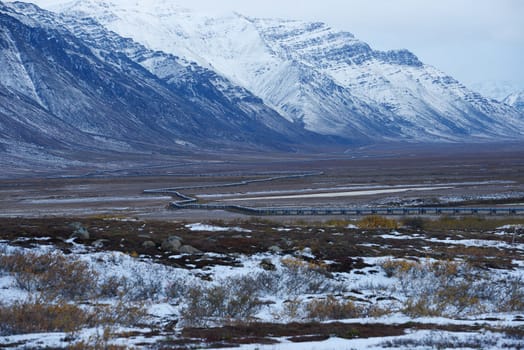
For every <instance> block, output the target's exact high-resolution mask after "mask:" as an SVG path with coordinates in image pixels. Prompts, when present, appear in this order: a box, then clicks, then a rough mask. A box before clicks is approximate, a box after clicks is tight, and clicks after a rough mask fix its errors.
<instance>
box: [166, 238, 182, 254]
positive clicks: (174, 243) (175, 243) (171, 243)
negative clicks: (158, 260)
mask: <svg viewBox="0 0 524 350" xmlns="http://www.w3.org/2000/svg"><path fill="white" fill-rule="evenodd" d="M161 247H162V250H166V251H169V252H175V253H178V251H179V249H180V247H182V238H180V237H178V236H169V237H168V238H167V239H166V240H164V241H163V242H162V245H161Z"/></svg>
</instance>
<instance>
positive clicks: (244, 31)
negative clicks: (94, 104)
mask: <svg viewBox="0 0 524 350" xmlns="http://www.w3.org/2000/svg"><path fill="white" fill-rule="evenodd" d="M34 2H35V3H40V4H42V5H46V4H49V0H35V1H34ZM52 3H53V9H55V10H57V11H59V12H61V13H62V14H64V15H67V16H72V17H75V18H77V19H79V18H85V17H92V18H94V19H96V21H98V22H100V23H101V24H103V25H104V26H105V27H106V28H108V29H109V30H111V31H114V32H116V33H118V34H119V35H121V36H123V37H129V38H132V39H133V40H134V41H135V42H138V43H140V44H142V45H144V47H146V48H147V49H148V50H152V51H155V52H162V53H164V54H169V55H173V56H176V57H177V58H179V61H178V62H179V63H180V64H181V65H182V66H183V67H186V68H187V67H189V66H191V62H195V63H196V65H194V66H195V67H199V68H198V69H204V70H208V71H210V72H211V71H212V72H214V74H216V75H217V76H221V77H224V78H225V79H226V80H227V81H230V82H232V83H234V84H236V85H238V86H240V87H242V88H244V89H245V90H247V91H249V92H251V93H253V94H254V95H256V96H258V97H260V98H261V99H262V100H263V101H264V103H265V104H267V105H268V106H270V107H272V108H273V109H275V110H276V111H278V112H279V113H280V114H281V115H282V116H283V117H285V118H286V119H287V120H288V121H291V122H293V123H300V124H303V125H304V127H305V128H306V129H307V130H309V131H312V132H316V133H320V134H324V135H336V136H341V137H344V138H348V139H358V138H364V139H366V138H367V139H372V140H375V141H376V140H380V141H385V140H386V141H387V140H409V141H445V140H450V141H462V140H477V141H478V140H490V139H501V138H504V139H506V138H522V137H523V135H524V118H523V116H522V114H521V113H520V112H519V111H517V110H516V109H515V108H512V107H511V106H509V105H507V104H504V103H500V102H498V101H495V100H492V99H487V98H484V97H483V96H481V95H480V94H478V93H475V92H473V91H471V90H469V89H467V88H466V87H465V86H464V85H462V84H461V83H459V82H458V81H456V80H455V79H453V78H452V77H450V76H448V75H446V74H444V73H442V72H440V71H438V70H437V69H435V68H434V67H431V66H428V65H425V64H424V63H422V62H420V60H419V59H418V58H417V57H416V56H415V55H414V54H412V53H411V52H409V51H407V50H398V51H389V52H381V51H376V50H373V49H372V48H371V47H370V46H369V45H368V44H366V43H364V42H362V41H360V40H358V39H356V38H355V37H354V36H353V35H352V34H350V33H347V32H341V31H337V30H334V29H332V28H331V27H329V26H328V25H326V24H324V23H307V22H301V21H288V20H274V19H271V20H270V19H256V18H248V17H245V16H242V15H240V14H237V13H231V14H228V15H222V16H215V15H206V14H202V13H197V12H194V11H191V10H187V9H184V8H182V7H180V6H178V5H177V4H176V1H171V0H146V1H140V2H130V1H124V0H109V1H102V0H80V1H62V2H60V1H58V3H57V2H56V1H53V2H52ZM82 30H83V29H81V28H80V29H79V30H78V31H77V33H79V32H82ZM141 64H142V65H143V66H144V67H145V68H147V69H149V70H150V71H151V72H153V73H156V74H159V72H161V71H162V69H163V68H161V67H162V64H158V62H157V61H156V60H154V59H153V60H145V61H141ZM159 66H160V67H159ZM202 67H204V68H202ZM177 79H178V78H177V77H176V76H173V79H172V80H173V81H176V80H177ZM215 86H216V87H217V88H218V89H222V90H223V89H224V88H223V87H221V86H218V85H215ZM229 88H230V87H226V88H225V89H226V90H227V89H229Z"/></svg>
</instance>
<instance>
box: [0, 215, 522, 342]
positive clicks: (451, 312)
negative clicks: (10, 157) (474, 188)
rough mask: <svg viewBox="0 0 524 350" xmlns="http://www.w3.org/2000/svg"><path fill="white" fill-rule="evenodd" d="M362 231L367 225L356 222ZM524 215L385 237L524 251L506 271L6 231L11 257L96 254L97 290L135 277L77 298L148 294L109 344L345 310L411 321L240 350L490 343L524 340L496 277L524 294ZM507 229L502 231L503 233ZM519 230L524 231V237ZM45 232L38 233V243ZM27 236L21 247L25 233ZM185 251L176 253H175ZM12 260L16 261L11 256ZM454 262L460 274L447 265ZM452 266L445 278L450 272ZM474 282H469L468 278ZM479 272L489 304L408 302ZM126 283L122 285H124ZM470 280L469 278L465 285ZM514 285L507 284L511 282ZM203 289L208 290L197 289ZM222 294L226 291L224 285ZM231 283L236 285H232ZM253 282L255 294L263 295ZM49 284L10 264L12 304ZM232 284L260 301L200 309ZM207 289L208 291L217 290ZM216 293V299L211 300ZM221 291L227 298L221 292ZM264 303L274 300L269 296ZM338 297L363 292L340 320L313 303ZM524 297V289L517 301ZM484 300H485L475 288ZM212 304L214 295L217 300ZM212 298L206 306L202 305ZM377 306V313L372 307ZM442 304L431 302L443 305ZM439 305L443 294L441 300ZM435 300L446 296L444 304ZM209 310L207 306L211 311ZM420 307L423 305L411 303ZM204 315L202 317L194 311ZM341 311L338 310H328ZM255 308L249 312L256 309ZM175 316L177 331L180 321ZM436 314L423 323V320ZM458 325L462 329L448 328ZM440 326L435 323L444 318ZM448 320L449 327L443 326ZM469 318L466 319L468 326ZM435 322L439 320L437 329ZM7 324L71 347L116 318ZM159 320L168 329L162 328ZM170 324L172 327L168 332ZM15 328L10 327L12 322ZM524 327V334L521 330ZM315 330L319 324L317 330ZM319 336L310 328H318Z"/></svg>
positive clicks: (363, 319)
mask: <svg viewBox="0 0 524 350" xmlns="http://www.w3.org/2000/svg"><path fill="white" fill-rule="evenodd" d="M351 227H352V228H351V229H352V230H356V229H358V228H357V227H356V226H355V225H351ZM185 228H186V229H187V230H189V231H191V232H199V231H208V232H216V233H227V232H229V233H232V234H233V233H234V234H235V235H242V234H245V235H246V237H248V236H249V237H251V236H252V235H256V234H257V232H253V230H252V229H247V228H244V227H242V225H238V226H226V225H224V226H217V225H209V224H202V223H192V224H186V225H185ZM519 228H520V226H514V225H506V226H502V227H499V228H498V229H497V231H496V232H494V234H493V236H494V237H495V239H494V240H493V241H487V240H461V239H450V240H447V239H433V238H426V237H424V236H423V235H421V234H416V235H407V234H404V233H402V230H397V231H390V232H388V233H387V234H383V235H382V236H381V237H382V238H383V239H385V240H398V239H425V240H426V241H427V243H428V245H431V244H432V243H439V244H449V245H450V246H456V245H464V246H469V247H486V246H489V247H494V248H497V249H498V250H499V251H500V253H501V254H503V253H504V252H513V253H514V252H519V254H518V255H516V256H515V257H514V258H515V259H514V264H513V268H512V269H510V270H500V269H497V268H491V269H489V270H482V271H481V270H478V269H475V268H473V267H470V266H466V265H465V264H462V261H461V260H457V261H445V262H441V261H438V260H435V259H426V260H425V261H424V260H420V261H418V262H415V260H413V259H400V258H395V257H393V256H379V257H366V256H361V257H352V258H354V259H361V260H362V262H363V263H364V266H365V267H362V268H355V269H352V270H351V271H346V272H333V273H331V272H327V271H328V270H327V269H326V267H327V266H329V265H330V264H331V263H332V262H331V261H329V260H322V259H319V258H318V257H316V256H315V254H314V253H313V250H312V249H311V248H309V247H301V249H296V250H295V251H294V252H293V253H289V252H286V253H284V252H259V253H256V254H252V255H246V254H238V253H232V254H217V253H203V254H201V255H200V256H199V257H198V259H196V260H195V263H197V262H198V261H206V260H210V259H216V258H229V259H232V261H233V263H231V264H229V265H227V264H216V265H211V266H205V267H203V268H196V265H189V264H188V265H186V266H178V265H176V264H175V265H173V266H170V265H169V264H165V263H161V262H159V261H157V260H155V257H153V256H146V255H137V254H131V253H130V254H126V253H123V252H116V251H100V250H96V249H95V247H94V245H84V244H81V243H80V242H77V241H76V240H74V239H73V240H68V241H66V243H68V244H70V248H69V249H68V250H69V251H70V252H69V254H67V255H63V253H62V250H61V249H58V248H57V247H55V246H54V245H51V244H50V241H51V238H49V239H47V238H45V237H44V238H40V239H38V240H35V239H33V238H26V239H24V238H20V239H18V240H17V241H16V242H9V241H7V240H3V241H0V252H1V253H2V257H9V256H12V255H14V254H18V253H24V254H36V255H37V256H38V255H45V254H51V255H57V256H63V257H65V258H66V259H69V260H71V261H80V262H84V263H85V264H87V266H88V267H89V268H91V269H92V271H95V272H96V276H97V277H96V281H93V286H92V287H93V288H94V289H101V288H102V287H101V286H103V285H106V284H107V283H108V282H110V281H116V280H125V281H126V282H125V283H123V284H121V285H118V286H119V287H118V288H124V289H122V290H125V293H126V295H119V294H118V293H116V294H115V295H114V296H110V295H109V294H106V295H105V296H103V297H101V296H96V297H93V298H94V299H91V300H89V301H87V300H76V301H72V300H70V301H68V302H70V303H71V302H75V303H77V304H78V305H80V307H81V308H84V309H89V308H91V307H93V305H95V304H97V303H105V304H107V305H110V306H112V307H116V306H117V305H118V304H119V303H121V302H122V301H124V302H125V303H127V304H129V305H134V304H137V305H138V304H140V305H142V306H143V307H144V308H145V310H146V311H147V315H146V316H145V317H144V318H143V320H142V322H141V323H140V324H141V326H139V327H138V326H137V325H132V324H113V325H111V327H110V333H111V337H110V340H108V341H109V343H110V344H114V345H125V346H136V347H138V348H149V347H154V344H158V343H161V342H163V341H168V340H173V339H178V338H181V337H182V333H181V331H182V329H183V328H184V327H189V326H192V325H197V326H204V327H210V326H221V325H224V324H230V322H233V323H234V322H240V323H244V322H246V319H245V318H244V317H248V319H249V320H250V321H257V322H267V323H276V324H286V323H287V322H311V321H315V320H316V321H321V322H322V324H327V325H329V324H330V322H334V321H335V320H336V321H337V322H339V323H343V324H347V325H366V324H370V325H371V324H382V325H405V324H408V323H410V324H411V326H406V330H405V332H404V334H403V335H398V336H378V337H370V338H358V339H345V338H341V337H339V336H332V337H329V338H328V339H325V340H315V341H305V342H299V343H297V342H293V341H291V338H290V337H275V338H274V339H273V340H274V341H275V342H276V343H275V344H272V345H261V344H250V345H242V346H241V347H239V348H237V349H241V350H244V349H253V350H254V349H272V350H273V349H275V350H277V349H282V350H294V349H311V350H313V349H315V350H330V349H383V348H393V349H442V348H448V347H451V346H453V347H457V348H465V349H466V348H467V349H470V348H482V349H500V348H508V349H518V348H519V347H521V346H522V345H524V338H523V337H522V334H521V333H518V332H517V333H516V334H517V335H516V336H515V335H508V334H509V333H507V332H508V331H509V330H515V329H519V328H520V329H522V327H524V308H519V307H518V306H517V308H516V309H513V310H509V309H506V310H503V308H502V306H501V305H502V304H503V302H504V301H505V300H506V299H504V298H505V295H500V294H497V293H496V292H494V291H493V288H505V285H506V284H508V285H509V284H510V283H513V284H512V288H514V289H515V288H516V292H518V293H521V294H520V295H524V284H523V281H524V258H523V255H522V253H523V252H524V245H523V244H521V243H518V244H510V243H504V242H505V241H504V240H505V239H506V238H507V237H509V236H510V235H511V234H513V233H512V232H513V231H514V230H518V229H519ZM271 229H272V230H274V231H275V232H280V233H281V234H282V235H284V236H285V235H286V233H287V232H289V231H292V230H295V229H302V228H296V227H293V226H285V227H272V228H271ZM497 239H498V241H497ZM519 239H522V237H520V236H519ZM26 242H33V243H32V244H31V246H29V247H28V246H26V247H24V248H23V247H21V246H19V245H20V244H22V243H26ZM35 242H36V243H35ZM15 243H16V244H17V245H16V246H15V245H13V244H15ZM183 257H184V255H173V256H172V258H173V259H180V258H183ZM6 261H7V260H6ZM442 271H450V272H449V273H450V275H449V276H448V275H446V274H444V275H443V274H442ZM466 273H473V274H475V278H476V280H470V279H469V278H468V277H467V276H466V275H465V274H466ZM444 277H445V279H446V280H445V281H443V280H442V278H444ZM468 281H469V282H468ZM464 282H468V283H471V287H473V288H472V289H475V288H479V290H480V289H482V292H479V294H478V295H477V294H468V293H469V292H465V293H466V295H464V296H463V297H472V298H482V303H481V304H478V305H475V306H470V305H461V304H460V305H455V304H453V305H451V306H446V307H445V308H443V309H442V311H441V314H440V315H436V314H435V315H427V316H421V315H418V316H417V315H415V314H410V312H408V311H406V310H407V308H406V306H405V305H406V303H409V302H412V301H413V300H419V301H420V299H417V298H418V297H419V296H417V293H420V294H424V293H429V294H427V295H428V298H431V297H432V295H431V293H432V289H433V287H434V284H439V283H448V286H449V288H461V287H460V286H461V283H464ZM118 288H117V289H118ZM457 290H460V289H457ZM501 290H502V289H501ZM194 293H200V294H198V295H199V297H198V298H193V297H192V296H191V295H194ZM217 293H218V294H217ZM220 293H224V294H220ZM249 293H253V294H252V295H251V294H249ZM482 293H493V298H492V299H490V298H489V297H486V296H482V295H481V294H482ZM35 295H38V291H37V290H28V289H27V288H26V289H24V288H23V286H22V285H21V284H20V283H19V275H17V274H16V273H14V272H12V271H10V270H9V268H8V267H7V265H6V266H0V307H4V308H5V307H8V306H10V305H15V304H16V303H17V302H18V303H24V302H28V301H29V300H32V299H34V297H35ZM216 295H222V298H224V300H229V302H231V301H234V300H235V298H240V297H245V298H247V299H249V298H252V301H256V302H255V303H254V304H253V305H251V306H252V307H253V309H252V310H251V311H250V312H248V313H246V314H241V313H238V314H234V313H231V314H229V316H227V318H229V317H231V319H229V320H227V321H226V319H225V318H224V317H226V316H225V315H226V314H224V316H220V315H221V314H220V312H222V310H219V311H217V313H212V312H209V310H199V309H198V307H197V306H199V305H196V306H195V303H197V304H198V303H199V302H201V301H202V300H204V299H206V298H209V297H210V296H216ZM206 300H207V299H206ZM210 300H214V299H210ZM215 302H216V300H215ZM260 302H262V303H261V304H260ZM324 302H331V303H332V304H331V306H329V304H326V305H327V306H326V307H343V305H346V304H347V303H351V305H353V306H354V307H355V310H357V311H353V312H354V315H353V316H351V313H348V314H347V315H348V316H347V317H337V318H336V319H330V318H329V316H326V317H325V318H324V317H323V316H312V315H313V314H312V311H311V310H312V305H314V303H319V305H324V304H322V303H324ZM516 302H518V300H517V301H516ZM472 303H476V301H474V300H473V299H472ZM209 305H210V304H206V307H209ZM200 306H201V305H200ZM371 306H373V307H374V308H375V309H373V310H375V311H376V312H375V313H374V314H373V313H371V311H370V310H371V308H370V307H371ZM434 306H435V305H428V308H432V307H434ZM437 306H438V305H437ZM437 306H435V307H437ZM199 312H200V314H199ZM411 312H412V313H413V312H415V311H413V310H412V311H411ZM195 314H196V315H197V316H198V317H197V318H196V319H194V318H192V317H193V316H194V315H195ZM328 314H329V313H328ZM246 315H248V316H246ZM173 321H175V322H174V323H175V325H174V326H169V327H172V328H171V330H170V331H168V328H169V327H168V326H167V325H169V324H170V323H172V322H173ZM417 324H418V325H427V327H425V328H424V327H419V328H417V327H415V326H414V325H417ZM448 326H454V327H456V329H457V330H453V331H452V330H449V329H446V327H448ZM432 327H434V328H435V329H432ZM439 327H440V328H439ZM461 327H463V328H461ZM427 328H429V329H427ZM6 329H7V328H5V327H3V326H2V325H1V324H0V346H2V347H6V348H45V347H67V346H69V345H71V344H74V343H78V342H80V341H84V342H86V343H96V342H99V341H101V339H104V337H105V335H104V332H107V327H103V326H101V327H84V328H81V329H78V330H75V331H74V332H72V333H71V332H50V333H30V334H19V335H16V334H8V333H6ZM155 330H156V331H155ZM158 330H160V331H158ZM2 332H3V333H2ZM518 334H520V335H518ZM312 335H314V334H312ZM306 340H307V339H306Z"/></svg>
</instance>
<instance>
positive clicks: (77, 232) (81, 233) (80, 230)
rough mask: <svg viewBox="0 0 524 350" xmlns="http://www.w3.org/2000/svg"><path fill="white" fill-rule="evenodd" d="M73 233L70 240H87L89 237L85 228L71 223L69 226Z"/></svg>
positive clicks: (76, 223) (77, 223) (79, 224)
mask: <svg viewBox="0 0 524 350" xmlns="http://www.w3.org/2000/svg"><path fill="white" fill-rule="evenodd" d="M69 227H71V228H72V229H73V230H74V231H73V233H72V234H71V238H78V239H81V240H88V239H89V238H90V237H91V236H90V234H89V231H88V230H87V228H85V226H84V225H82V224H81V223H79V222H73V223H72V224H70V225H69Z"/></svg>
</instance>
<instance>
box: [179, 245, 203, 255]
mask: <svg viewBox="0 0 524 350" xmlns="http://www.w3.org/2000/svg"><path fill="white" fill-rule="evenodd" d="M178 252H179V253H180V254H201V253H202V252H201V251H200V250H198V249H196V248H195V247H192V246H190V245H183V246H182V247H180V248H179V249H178Z"/></svg>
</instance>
